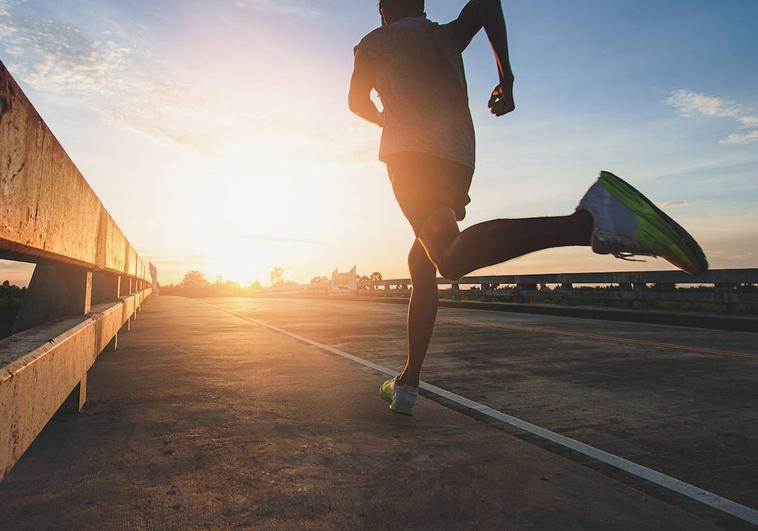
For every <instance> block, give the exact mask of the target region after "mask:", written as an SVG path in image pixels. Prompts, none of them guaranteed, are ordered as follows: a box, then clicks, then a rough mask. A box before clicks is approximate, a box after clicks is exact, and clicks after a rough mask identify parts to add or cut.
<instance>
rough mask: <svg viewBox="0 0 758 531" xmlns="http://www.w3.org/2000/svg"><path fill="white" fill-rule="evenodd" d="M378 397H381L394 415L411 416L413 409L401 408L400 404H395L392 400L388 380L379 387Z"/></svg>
mask: <svg viewBox="0 0 758 531" xmlns="http://www.w3.org/2000/svg"><path fill="white" fill-rule="evenodd" d="M379 396H381V397H382V400H384V401H385V402H387V403H388V404H389V405H390V410H391V411H394V412H395V413H400V414H401V415H408V416H412V415H413V409H412V408H410V407H408V406H401V405H400V404H397V403H395V401H394V400H393V399H392V389H391V388H390V380H387V381H386V382H384V383H383V384H382V385H381V386H379Z"/></svg>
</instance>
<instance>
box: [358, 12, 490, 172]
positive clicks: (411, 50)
mask: <svg viewBox="0 0 758 531" xmlns="http://www.w3.org/2000/svg"><path fill="white" fill-rule="evenodd" d="M355 54H356V61H366V62H367V64H369V65H371V68H373V69H374V74H375V79H376V83H375V84H376V87H375V88H376V91H377V92H378V93H379V97H380V99H381V101H382V105H383V106H384V131H383V132H382V143H381V148H380V150H379V158H380V159H381V160H383V161H385V162H387V161H388V160H389V159H390V158H391V157H392V155H393V154H394V153H400V152H407V151H413V152H421V153H426V154H429V155H435V156H438V157H442V158H445V159H448V160H453V161H455V162H459V163H461V164H465V165H466V166H469V167H471V168H473V167H474V163H475V159H476V154H475V152H476V145H475V144H476V141H475V136H474V124H473V122H472V120H471V111H470V110H469V101H468V89H467V85H466V74H465V72H464V69H463V57H462V55H461V50H460V49H459V40H458V37H457V34H456V28H455V24H454V23H450V24H444V25H441V24H437V23H435V22H431V21H430V20H428V19H426V18H424V17H411V18H404V19H402V20H400V21H398V22H395V23H393V24H388V25H386V26H382V27H381V28H378V29H376V30H374V31H372V32H371V33H369V34H368V35H366V37H364V38H363V40H362V41H361V42H360V43H359V44H358V46H356V47H355Z"/></svg>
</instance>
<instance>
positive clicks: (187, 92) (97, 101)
mask: <svg viewBox="0 0 758 531" xmlns="http://www.w3.org/2000/svg"><path fill="white" fill-rule="evenodd" d="M32 4H34V5H32ZM47 7H48V6H45V5H44V4H41V3H39V2H38V3H32V2H29V3H27V2H24V1H19V0H15V1H14V0H5V1H4V2H3V3H0V45H1V46H2V48H3V49H4V52H5V55H6V57H8V58H9V59H10V61H9V66H10V68H11V69H12V70H13V72H14V73H15V74H16V75H18V76H19V77H20V78H21V79H23V80H24V82H26V83H27V84H28V85H30V86H31V87H32V88H33V89H35V90H38V91H40V92H44V93H45V94H49V95H63V96H69V95H84V96H86V97H87V102H88V105H89V106H91V108H93V110H95V111H97V112H98V113H99V114H100V115H101V117H102V118H103V120H104V121H105V122H107V123H111V124H113V125H117V126H121V127H125V128H128V129H132V130H134V131H136V132H138V133H141V134H143V135H146V136H149V137H153V138H157V139H160V140H164V141H170V142H174V143H177V144H180V145H184V146H189V147H195V148H201V149H202V148H204V143H203V142H202V141H201V140H198V138H197V135H196V134H195V133H194V131H195V130H200V131H202V130H203V128H202V124H201V123H199V118H197V113H196V112H193V108H195V106H196V105H198V103H200V104H202V103H204V101H203V98H201V94H199V92H198V91H197V90H194V89H193V87H192V86H190V85H188V84H187V85H182V84H180V83H178V82H177V81H176V80H175V79H174V78H173V77H172V76H171V75H170V73H169V72H168V69H167V68H166V66H167V65H166V64H164V63H162V62H161V61H160V59H158V58H156V57H155V55H154V54H153V52H152V50H150V49H147V48H145V46H144V44H143V43H144V41H145V40H144V38H143V37H144V35H143V33H144V28H141V27H140V26H139V25H137V24H136V23H134V22H133V21H129V20H128V19H121V20H120V22H118V23H117V22H115V21H114V20H113V19H106V22H105V23H103V24H102V26H99V27H98V29H97V30H93V29H91V28H87V27H86V25H82V26H79V25H75V24H71V23H69V22H66V21H65V20H62V19H61V18H60V17H59V16H57V14H56V13H55V12H54V11H52V10H48V9H47ZM104 18H105V17H104ZM156 73H160V74H162V75H160V74H159V75H156ZM194 122H197V123H194Z"/></svg>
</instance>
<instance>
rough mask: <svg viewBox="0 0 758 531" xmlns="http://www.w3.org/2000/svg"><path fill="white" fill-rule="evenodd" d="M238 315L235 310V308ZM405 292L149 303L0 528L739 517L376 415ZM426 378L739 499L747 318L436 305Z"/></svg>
mask: <svg viewBox="0 0 758 531" xmlns="http://www.w3.org/2000/svg"><path fill="white" fill-rule="evenodd" d="M230 312H231V313H230ZM403 312H404V308H403V307H401V306H395V305H385V304H375V303H370V302H367V303H364V302H340V301H313V300H273V299H269V300H266V299H217V300H207V301H198V300H186V299H179V298H170V297H166V298H159V299H157V300H151V301H149V302H148V304H147V305H146V307H145V310H144V311H143V312H142V313H141V314H140V315H139V319H138V320H137V322H136V323H135V324H134V326H133V329H132V332H130V333H128V334H123V335H122V336H121V337H120V348H119V351H118V352H115V353H107V354H104V355H103V356H101V358H100V359H99V360H98V362H97V363H96V365H95V367H93V369H92V371H91V372H90V376H89V402H88V404H87V408H86V410H85V413H84V414H83V415H82V416H76V415H72V414H68V413H61V414H59V415H58V416H56V418H55V419H54V420H53V421H52V422H51V423H50V424H49V425H48V427H47V428H46V429H45V431H44V432H43V433H42V434H41V435H40V437H39V438H38V439H37V441H35V443H34V445H33V446H32V447H31V448H30V450H29V451H28V452H27V454H26V455H25V456H24V457H23V458H22V459H21V461H20V462H19V463H18V465H17V466H16V468H15V469H14V470H13V471H12V472H11V474H10V475H9V476H8V478H7V479H6V480H5V481H4V482H3V483H2V484H0V528H8V529H23V528H48V527H51V528H64V529H70V528H79V529H126V528H128V529H155V528H177V529H186V528H203V529H216V528H256V529H257V528H278V529H303V528H330V529H335V528H338V529H354V528H370V529H384V528H398V527H399V528H409V529H440V528H446V529H461V528H478V529H711V528H718V527H722V528H735V529H737V528H746V529H747V528H749V526H748V524H745V523H744V522H742V521H740V520H738V519H736V518H733V517H731V516H728V515H725V514H724V513H722V512H719V511H717V510H714V509H712V508H709V507H707V506H705V505H703V504H701V503H698V502H696V501H692V500H690V499H688V498H685V497H683V496H681V495H679V494H675V493H672V492H670V491H668V490H667V489H665V488H662V487H658V486H654V485H650V484H647V483H646V482H645V481H644V480H640V479H638V478H635V477H633V476H631V475H629V474H626V473H624V472H619V471H617V470H615V469H612V468H611V467H608V466H607V465H603V464H600V463H596V462H593V460H592V459H591V458H588V457H586V456H581V455H577V454H575V453H574V452H572V451H570V450H566V449H564V448H561V447H558V446H556V445H554V444H552V443H545V442H543V441H541V440H539V439H538V438H536V437H534V436H531V435H528V434H524V433H523V432H520V431H518V430H515V429H513V428H511V427H508V426H503V425H499V424H498V423H497V422H496V421H492V420H488V421H486V422H483V421H482V419H481V418H480V416H479V415H476V414H474V415H471V414H469V413H467V412H466V411H463V410H461V409H460V408H458V407H456V406H455V404H451V403H448V402H447V401H445V400H440V399H438V398H436V397H431V398H432V399H431V400H430V399H428V398H422V399H421V400H420V402H419V405H418V408H417V412H416V415H415V416H414V417H412V418H406V417H401V416H398V415H394V414H392V413H391V412H389V411H388V410H387V408H386V404H384V403H383V402H382V401H381V400H379V399H378V397H377V396H376V389H377V388H378V385H379V383H381V381H382V380H383V376H382V375H381V374H380V373H378V372H377V371H375V370H373V369H370V368H366V367H364V366H361V365H359V364H357V363H355V362H354V361H350V360H347V359H344V358H342V357H340V356H335V355H333V354H330V353H329V352H325V351H324V349H323V348H319V347H318V346H314V345H312V344H311V345H309V344H305V343H303V342H302V340H297V339H295V338H293V337H292V336H288V335H285V334H283V333H281V332H277V331H275V330H272V329H270V328H268V327H265V326H261V325H260V324H256V323H255V322H254V321H253V320H257V321H260V322H263V323H266V324H268V325H273V326H275V327H279V328H280V329H282V330H283V331H286V332H288V333H290V334H295V335H297V336H299V337H301V338H304V339H307V340H311V341H315V342H318V343H320V344H322V345H324V346H329V347H333V348H335V349H339V350H340V351H342V352H345V353H349V354H352V355H354V356H357V357H359V358H361V359H363V360H368V361H370V362H374V363H376V364H379V365H381V366H384V367H389V368H397V367H399V366H400V365H401V364H402V362H403V358H404V343H405V339H404V314H403ZM424 379H425V380H426V381H427V382H430V383H432V384H434V385H436V386H439V387H442V388H444V389H446V390H449V391H452V392H454V393H457V394H459V395H461V396H463V397H466V398H468V399H470V400H474V401H477V402H480V403H482V404H486V405H487V406H491V407H492V408H495V409H497V410H498V411H502V412H504V413H507V414H509V415H513V416H516V417H518V418H520V419H523V420H526V421H529V422H531V423H534V424H536V425H538V426H541V427H544V428H547V429H549V430H553V431H555V432H557V433H560V434H562V435H566V436H568V437H571V438H573V439H575V440H577V441H581V442H583V443H587V444H590V445H592V446H594V447H596V448H598V449H601V450H604V451H606V452H610V453H612V454H614V455H618V456H620V457H623V458H626V459H629V460H632V461H634V462H635V463H639V464H641V465H644V466H646V467H650V468H652V469H654V470H656V471H659V472H661V473H663V474H666V475H668V476H671V477H672V478H676V479H679V480H682V481H686V482H688V483H692V484H693V485H697V486H698V487H701V488H704V489H707V490H709V491H711V492H713V493H715V494H717V495H719V496H723V497H725V498H728V499H729V500H732V501H734V502H737V503H740V504H744V505H747V506H751V507H756V506H758V480H757V479H756V478H758V452H756V450H755V449H756V448H758V445H757V444H756V443H758V423H756V420H758V412H757V411H756V403H758V401H756V398H758V391H757V390H758V385H756V384H758V341H756V336H755V335H751V334H741V333H733V332H713V331H701V330H697V329H681V328H675V327H661V326H650V325H633V324H621V323H609V322H602V321H590V320H580V319H569V318H556V317H546V316H534V315H515V314H506V313H499V312H497V313H495V312H483V311H473V310H460V309H443V310H441V312H440V320H439V326H438V329H437V331H436V334H435V337H434V339H433V345H432V349H431V351H430V354H429V357H428V363H427V367H426V372H425V374H424Z"/></svg>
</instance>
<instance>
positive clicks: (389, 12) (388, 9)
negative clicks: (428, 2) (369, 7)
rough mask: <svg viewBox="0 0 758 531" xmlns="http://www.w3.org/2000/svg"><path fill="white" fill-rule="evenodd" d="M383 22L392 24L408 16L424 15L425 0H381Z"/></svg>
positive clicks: (380, 8)
mask: <svg viewBox="0 0 758 531" xmlns="http://www.w3.org/2000/svg"><path fill="white" fill-rule="evenodd" d="M379 13H380V14H381V15H382V24H391V23H393V22H396V21H398V20H400V19H402V18H406V17H423V16H426V13H424V0H379Z"/></svg>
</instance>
